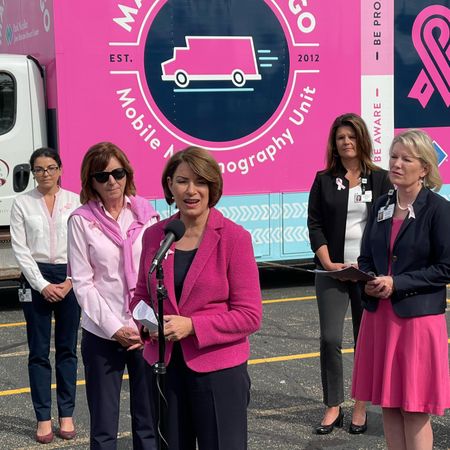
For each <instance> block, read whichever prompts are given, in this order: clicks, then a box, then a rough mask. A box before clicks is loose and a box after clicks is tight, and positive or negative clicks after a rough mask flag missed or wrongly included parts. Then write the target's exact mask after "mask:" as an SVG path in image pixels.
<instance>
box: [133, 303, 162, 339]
mask: <svg viewBox="0 0 450 450" xmlns="http://www.w3.org/2000/svg"><path fill="white" fill-rule="evenodd" d="M133 319H135V320H137V321H139V322H140V323H141V325H143V326H144V327H145V328H147V330H148V331H149V332H150V333H153V332H155V331H158V320H157V319H156V316H155V312H154V311H153V309H152V308H150V306H148V305H147V303H145V302H144V300H141V301H140V302H139V303H138V305H137V306H136V308H134V311H133Z"/></svg>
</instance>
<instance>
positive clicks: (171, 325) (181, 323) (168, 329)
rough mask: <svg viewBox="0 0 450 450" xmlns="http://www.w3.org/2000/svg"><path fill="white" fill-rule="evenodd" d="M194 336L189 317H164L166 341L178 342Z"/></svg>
mask: <svg viewBox="0 0 450 450" xmlns="http://www.w3.org/2000/svg"><path fill="white" fill-rule="evenodd" d="M193 334H194V326H193V325H192V320H191V318H190V317H183V316H173V315H166V316H164V336H165V338H166V339H167V340H168V341H179V340H181V339H184V338H185V337H188V336H190V335H193Z"/></svg>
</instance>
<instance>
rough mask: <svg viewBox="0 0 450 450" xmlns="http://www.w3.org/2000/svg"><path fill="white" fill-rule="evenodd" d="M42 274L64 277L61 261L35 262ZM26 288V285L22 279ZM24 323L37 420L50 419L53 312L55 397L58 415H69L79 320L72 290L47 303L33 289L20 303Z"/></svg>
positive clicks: (56, 280)
mask: <svg viewBox="0 0 450 450" xmlns="http://www.w3.org/2000/svg"><path fill="white" fill-rule="evenodd" d="M39 269H40V270H41V273H42V275H43V276H44V278H45V279H46V280H48V281H49V282H50V283H56V284H58V283H62V282H63V281H64V280H65V279H66V270H67V267H66V265H65V264H42V263H39ZM26 286H27V288H30V286H29V284H28V283H26ZM22 307H23V312H24V316H25V320H26V323H27V339H28V348H29V357H28V373H29V377H30V388H31V399H32V401H33V407H34V411H35V413H36V418H37V420H39V421H42V420H50V419H51V406H52V399H51V382H52V367H51V364H50V359H49V355H50V341H51V331H52V316H53V314H54V315H55V372H56V398H57V403H58V415H59V417H72V415H73V410H74V407H75V391H76V381H77V335H78V326H79V324H80V307H79V306H78V303H77V300H76V298H75V294H74V293H73V290H71V291H70V292H69V293H68V294H67V295H66V297H65V298H64V299H63V300H62V301H60V302H55V303H51V302H48V301H47V300H45V299H44V297H43V296H42V295H41V294H40V293H39V292H37V291H35V290H34V289H32V302H30V303H27V302H25V303H22Z"/></svg>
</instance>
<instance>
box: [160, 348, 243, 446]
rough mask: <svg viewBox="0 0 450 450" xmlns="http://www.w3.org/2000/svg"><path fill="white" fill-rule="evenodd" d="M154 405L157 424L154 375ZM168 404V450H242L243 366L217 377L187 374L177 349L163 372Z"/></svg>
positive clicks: (226, 370) (212, 374) (209, 373)
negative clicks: (165, 371) (165, 372)
mask: <svg viewBox="0 0 450 450" xmlns="http://www.w3.org/2000/svg"><path fill="white" fill-rule="evenodd" d="M154 377H155V378H154V382H153V385H154V388H155V390H154V394H153V397H152V400H153V402H152V404H153V408H154V417H155V419H157V415H158V412H157V411H158V410H157V395H158V394H157V389H156V388H157V386H156V375H154ZM165 384H166V391H165V393H166V398H167V402H168V415H167V422H166V423H167V428H168V429H167V433H166V438H167V440H168V443H169V449H170V450H195V449H196V448H197V447H196V442H197V443H198V449H199V450H245V449H246V448H247V406H248V403H249V401H250V377H249V375H248V372H247V364H246V363H245V364H241V365H239V366H236V367H232V368H230V369H223V370H218V371H215V372H207V373H198V372H194V371H192V370H190V369H189V368H188V367H187V366H186V364H185V362H184V360H183V356H182V351H181V347H180V345H179V344H176V345H175V346H174V353H173V354H172V359H171V361H170V364H169V365H168V366H167V374H166V377H165Z"/></svg>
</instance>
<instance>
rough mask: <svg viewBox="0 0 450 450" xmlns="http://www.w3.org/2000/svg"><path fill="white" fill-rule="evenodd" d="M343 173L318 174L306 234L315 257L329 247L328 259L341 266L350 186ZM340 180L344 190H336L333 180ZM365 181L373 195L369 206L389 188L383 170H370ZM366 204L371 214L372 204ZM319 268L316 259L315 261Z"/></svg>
mask: <svg viewBox="0 0 450 450" xmlns="http://www.w3.org/2000/svg"><path fill="white" fill-rule="evenodd" d="M345 174H346V170H345V169H344V168H343V167H340V168H338V169H337V173H336V174H332V173H331V172H330V171H325V172H324V171H320V172H317V174H316V178H315V180H314V183H313V185H312V187H311V192H310V194H309V201H308V231H309V240H310V242H311V249H312V251H313V252H314V253H315V252H316V251H317V249H318V248H319V247H321V246H322V245H327V246H328V252H329V254H330V259H331V261H332V262H335V263H343V262H344V245H345V228H346V224H347V209H348V193H349V182H348V180H347V178H345ZM337 178H340V179H341V180H342V184H343V185H344V186H345V189H338V185H337V182H336V179H337ZM366 178H367V185H366V190H367V191H372V202H375V200H376V199H377V198H378V197H379V196H380V195H382V194H385V193H387V192H388V190H389V189H390V188H391V187H392V185H391V183H390V181H389V179H388V173H387V171H386V170H383V169H379V170H373V171H372V172H371V173H370V175H369V176H367V177H366ZM372 202H369V203H366V205H367V208H368V212H370V210H371V208H372V205H373V203H372ZM314 260H315V262H316V263H317V264H320V261H319V259H318V258H317V256H316V257H315V258H314Z"/></svg>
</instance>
